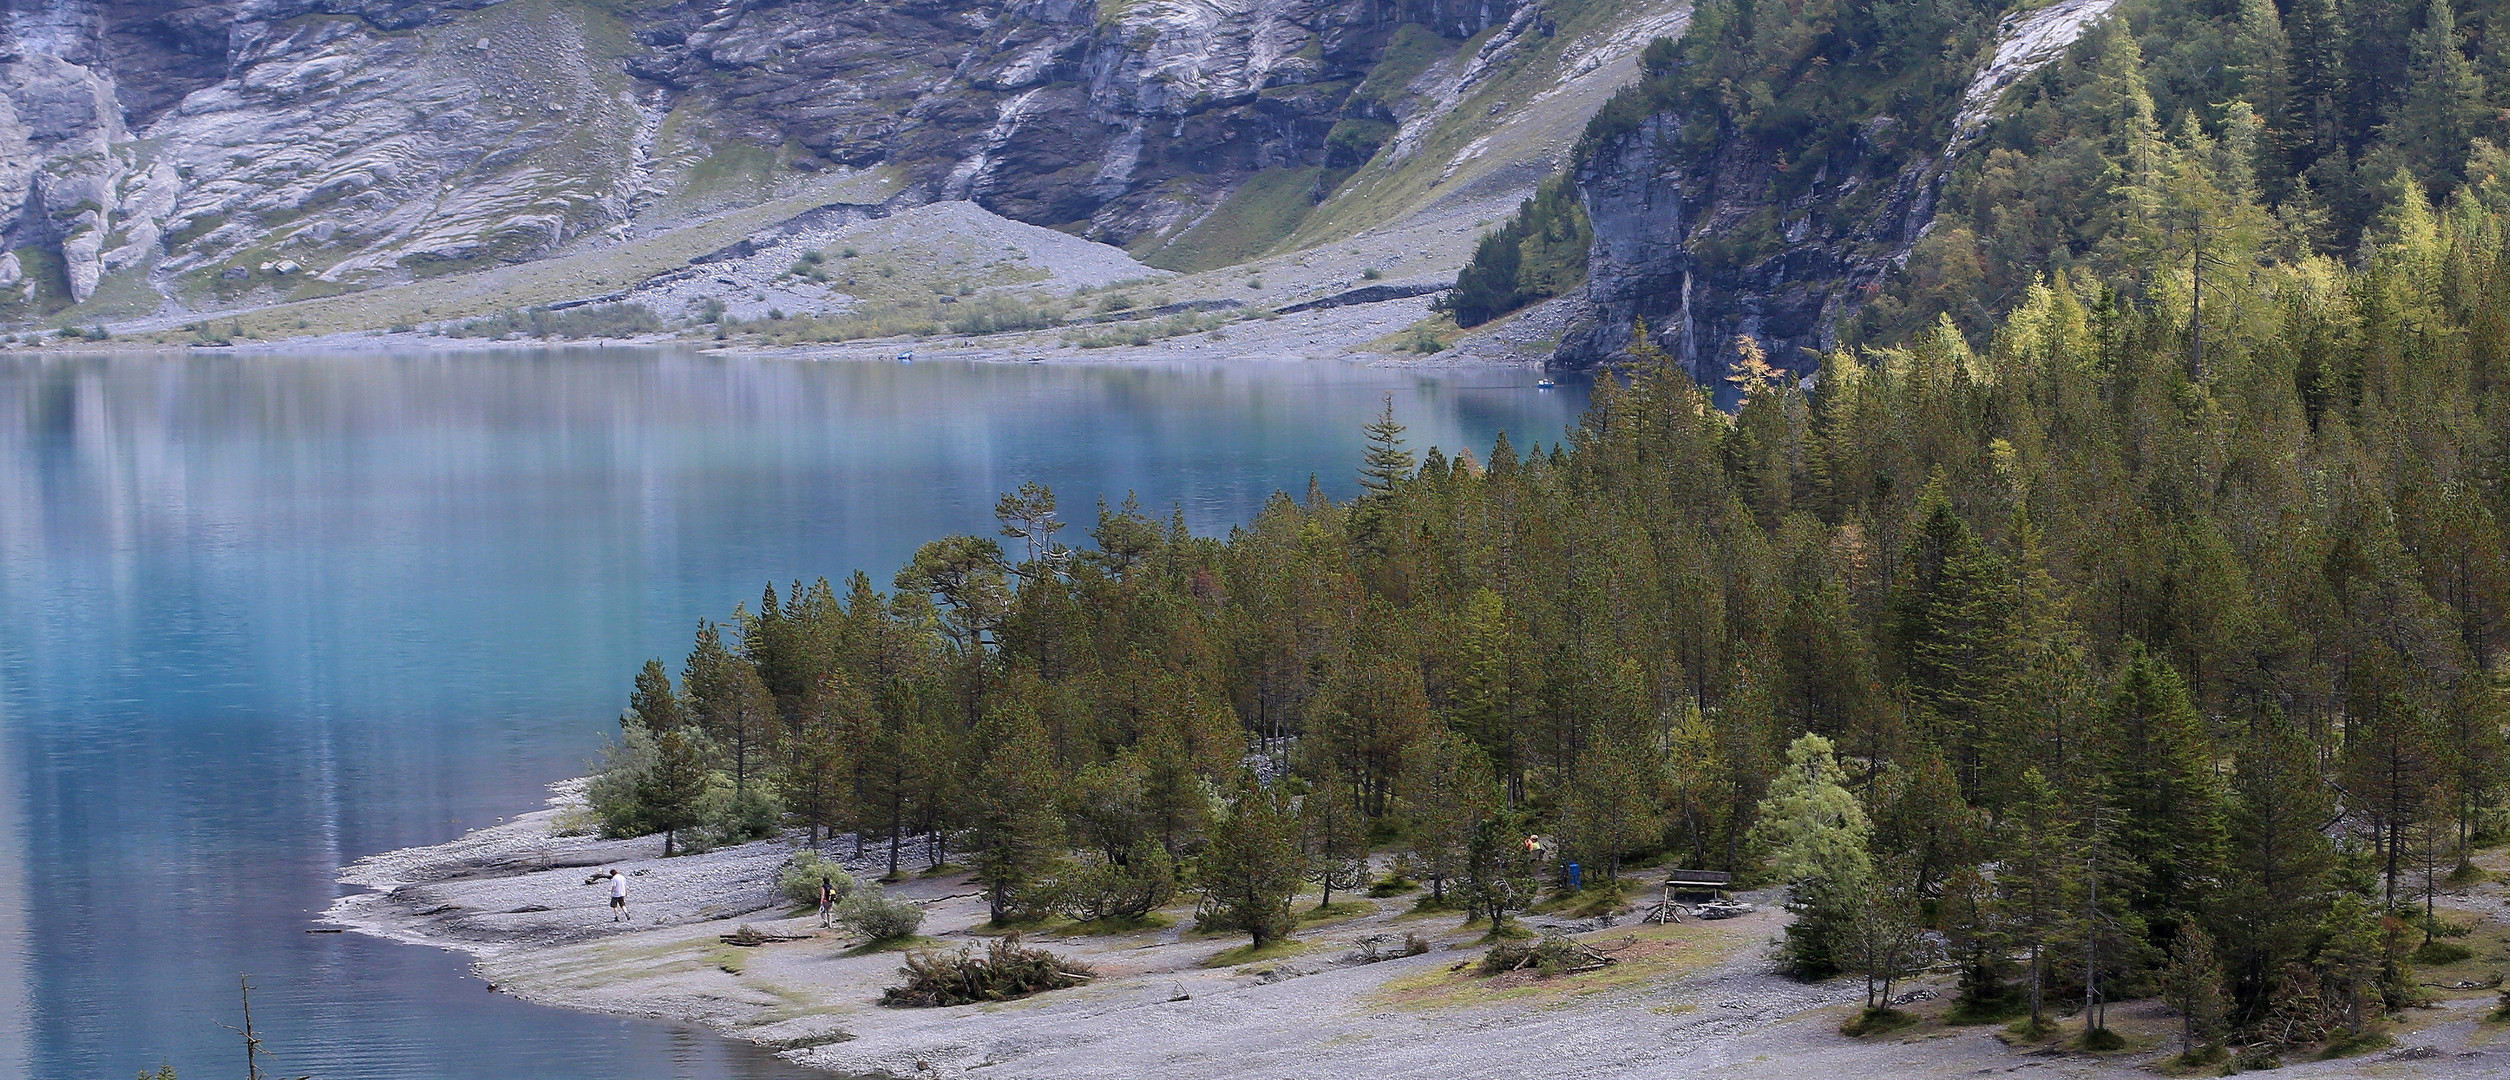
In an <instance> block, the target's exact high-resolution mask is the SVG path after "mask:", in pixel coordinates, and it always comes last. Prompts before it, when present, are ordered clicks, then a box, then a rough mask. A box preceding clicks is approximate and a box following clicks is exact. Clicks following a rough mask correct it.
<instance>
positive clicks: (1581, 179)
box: [1554, 0, 2116, 385]
mask: <svg viewBox="0 0 2510 1080" xmlns="http://www.w3.org/2000/svg"><path fill="white" fill-rule="evenodd" d="M2115 4H2116V0H2059V2H2058V3H2055V4H2052V5H2049V6H2047V7H2042V8H2038V9H2035V10H2032V11H2029V12H2024V13H2017V14H2014V15H2010V16H2007V17H2006V18H2005V19H2004V20H2003V21H2002V23H2001V24H2000V25H1999V27H1998V39H1997V45H1996V51H1995V53H1994V55H1993V57H1992V59H1990V60H1989V61H1988V62H1987V63H1985V64H1984V65H1983V66H1982V67H1981V69H1980V70H1979V71H1978V72H1977V74H1976V76H1975V78H1974V79H1973V80H1972V81H1971V83H1970V85H1969V87H1968V88H1967V91H1966V93H1965V94H1964V96H1963V99H1962V102H1961V105H1960V109H1959V112H1958V116H1957V119H1956V120H1955V121H1954V122H1953V129H1952V133H1951V136H1950V138H1949V139H1948V140H1946V141H1944V142H1941V143H1938V144H1935V145H1931V146H1923V147H1918V148H1916V149H1917V151H1918V152H1915V153H1911V152H1910V149H1911V148H1910V147H1908V146H1907V144H1906V139H1907V138H1908V133H1906V132H1904V131H1902V130H1901V124H1902V121H1901V120H1900V119H1898V118H1895V117H1893V116H1889V115H1883V116H1877V117H1875V118H1873V119H1872V120H1870V121H1869V122H1868V123H1867V124H1866V125H1865V126H1864V127H1863V128H1862V129H1861V130H1860V132H1859V134H1858V137H1857V138H1856V139H1855V140H1854V142H1853V144H1852V145H1851V146H1850V147H1849V148H1848V149H1847V150H1846V151H1845V152H1843V153H1839V154H1836V155H1833V156H1831V157H1829V158H1827V159H1823V160H1818V161H1807V160H1794V161H1791V160H1789V158H1788V155H1787V150H1788V149H1789V148H1788V147H1785V146H1781V145H1774V144H1772V143H1770V142H1768V141H1765V140H1761V139H1755V138H1750V137H1744V136H1738V135H1736V134H1734V133H1732V132H1725V133H1722V134H1721V137H1718V138H1715V139H1712V140H1708V141H1706V142H1704V143H1686V142H1685V140H1684V128H1685V125H1686V124H1687V123H1690V122H1692V121H1693V120H1694V119H1695V118H1693V117H1689V116H1685V115H1683V114H1681V113H1680V112H1665V113H1660V114H1658V115H1656V116H1653V117H1651V118H1649V119H1648V120H1646V121H1645V122H1643V123H1642V124H1640V125H1639V127H1638V128H1637V129H1636V130H1634V131H1630V132H1627V133H1625V134H1622V135H1620V136H1619V137H1617V138H1613V139H1610V140H1608V141H1607V142H1606V143H1605V144H1604V145H1603V146H1601V147H1600V148H1599V149H1598V151H1597V152H1596V153H1595V154H1594V155H1593V156H1592V157H1590V158H1589V159H1588V160H1587V161H1586V162H1585V163H1584V165H1583V166H1582V167H1581V168H1580V169H1579V171H1578V174H1577V182H1578V187H1579V191H1580V193H1581V195H1582V196H1583V198H1584V200H1585V205H1586V208H1587V212H1588V215H1589V217H1590V219H1591V220H1592V223H1593V228H1594V235H1595V242H1594V246H1593V248H1592V251H1591V253H1590V255H1589V262H1588V284H1587V287H1586V289H1585V291H1584V293H1583V295H1581V296H1578V297H1574V298H1571V300H1570V303H1571V304H1572V305H1573V306H1577V307H1579V308H1581V309H1582V310H1581V313H1580V316H1579V318H1578V319H1577V321H1576V323H1575V324H1574V326H1573V327H1572V329H1571V330H1570V331H1569V332H1568V333H1567V334H1565V335H1563V337H1562V340H1561V344H1560V346H1559V349H1558V352H1557V353H1556V355H1555V357H1554V363H1556V364H1558V365H1560V366H1563V367H1572V368H1575V367H1587V366H1592V365H1594V364H1597V363H1602V362H1608V361H1610V360H1612V359H1614V358H1616V357H1620V356H1623V355H1626V354H1627V352H1628V350H1629V348H1630V346H1631V345H1632V343H1633V342H1632V337H1631V334H1632V330H1633V328H1634V327H1635V326H1636V325H1637V324H1638V323H1640V322H1641V321H1643V322H1644V323H1645V325H1646V327H1647V330H1648V334H1649V336H1650V338H1651V339H1653V340H1654V341H1655V342H1656V344H1658V345H1659V346H1661V347H1662V348H1664V349H1665V350H1666V351H1667V352H1669V353H1671V354H1672V355H1673V356H1675V357H1676V358H1677V359H1679V360H1680V361H1681V362H1682V364H1683V365H1684V366H1685V367H1687V368H1689V369H1690V371H1691V372H1692V374H1693V375H1694V376H1695V377H1697V378H1699V379H1700V380H1701V381H1703V382H1707V383H1709V384H1711V385H1715V384H1716V383H1717V381H1718V380H1719V379H1721V378H1723V377H1724V376H1725V374H1726V373H1727V371H1728V370H1729V368H1730V366H1731V364H1732V362H1733V361H1734V359H1735V358H1736V356H1737V351H1736V348H1737V345H1736V343H1737V340H1738V339H1739V338H1743V337H1750V338H1752V339H1753V340H1754V341H1756V342H1757V343H1759V344H1760V346H1761V347H1762V348H1764V349H1765V350H1766V351H1767V353H1768V356H1769V359H1770V361H1771V362H1772V363H1773V364H1777V365H1779V366H1782V367H1787V368H1790V369H1793V370H1798V371H1803V370H1808V369H1809V368H1810V367H1812V366H1813V362H1814V358H1815V355H1816V354H1817V353H1818V352H1820V351H1823V350H1827V349H1830V348H1833V347H1835V346H1836V345H1837V344H1838V343H1839V327H1840V323H1841V320H1843V319H1844V318H1846V317H1847V316H1849V315H1851V314H1853V313H1854V312H1855V311H1856V310H1857V308H1858V306H1859V305H1860V304H1861V303H1862V302H1863V301H1864V300H1865V299H1867V298H1868V297H1870V296H1871V295H1872V294H1873V292H1874V290H1875V289H1877V288H1878V287H1879V285H1880V283H1881V281H1882V280H1883V277H1884V275H1885V274H1887V273H1888V272H1889V271H1890V270H1891V269H1892V268H1893V267H1894V266H1895V265H1896V264H1898V263H1899V262H1902V261H1904V260H1906V258H1907V257H1908V254H1909V250H1910V247H1911V245H1913V244H1915V243H1916V242H1917V240H1918V238H1919V237H1921V236H1923V235H1924V234H1925V232H1926V230H1927V229H1928V228H1929V227H1930V226H1931V224H1932V222H1933V219H1934V210H1935V200H1936V197H1937V195H1938V194H1939V193H1940V191H1941V189H1942V185H1943V182H1944V180H1945V179H1946V178H1947V177H1948V176H1949V175H1950V174H1951V172H1952V170H1953V168H1954V167H1955V166H1956V165H1957V164H1958V163H1959V162H1960V160H1961V157H1962V155H1963V154H1964V153H1965V152H1966V151H1967V150H1968V149H1969V147H1970V146H1971V144H1972V143H1973V142H1974V141H1975V139H1976V137H1977V136H1978V134H1979V133H1980V132H1981V130H1982V129H1983V128H1984V127H1985V125H1986V124H1987V122H1988V121H1989V120H1990V119H1992V118H1993V116H1994V113H1995V108H1996V105H1997V102H1998V99H1999V98H2000V96H2001V95H2002V92H2003V91H2004V89H2005V88H2006V87H2008V86H2010V85H2012V84H2013V82H2014V81H2015V80H2017V79H2019V78H2021V77H2022V76H2024V75H2026V74H2028V73H2030V72H2031V71H2034V70H2037V69H2038V68H2039V67H2041V66H2042V65H2045V64H2046V63H2048V62H2049V61H2051V60H2054V59H2056V58H2057V57H2058V56H2059V55H2061V54H2062V53H2063V52H2064V50H2065V49H2066V48H2067V47H2068V46H2070V45H2072V44H2073V43H2074V41H2076V40H2077V39H2079V38H2080V37H2081V36H2082V35H2083V33H2084V31H2085V30H2087V29H2089V28H2090V27H2091V26H2092V24H2093V23H2095V22H2096V21H2098V20H2099V19H2100V18H2101V17H2103V16H2105V15H2107V14H2108V13H2109V11H2110V9H2111V8H2112V7H2114V6H2115Z"/></svg>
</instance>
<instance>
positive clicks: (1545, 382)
mask: <svg viewBox="0 0 2510 1080" xmlns="http://www.w3.org/2000/svg"><path fill="white" fill-rule="evenodd" d="M1559 385H1560V384H1559V383H1556V382H1553V381H1551V380H1549V379H1541V380H1537V381H1536V382H1535V383H1534V389H1536V390H1549V389H1552V388H1554V387H1557V386H1559Z"/></svg>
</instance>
